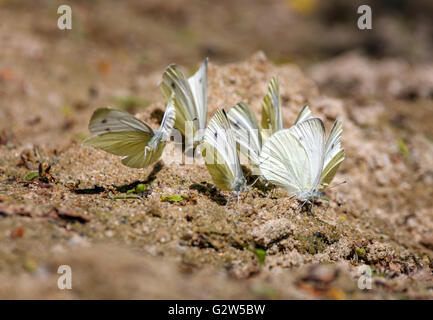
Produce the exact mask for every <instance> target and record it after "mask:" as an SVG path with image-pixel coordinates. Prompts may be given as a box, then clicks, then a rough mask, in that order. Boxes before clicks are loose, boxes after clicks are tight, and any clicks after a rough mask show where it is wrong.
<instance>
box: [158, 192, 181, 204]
mask: <svg viewBox="0 0 433 320" xmlns="http://www.w3.org/2000/svg"><path fill="white" fill-rule="evenodd" d="M161 200H162V201H166V202H179V201H182V200H183V197H182V196H180V195H178V194H175V195H172V196H167V197H163V196H161Z"/></svg>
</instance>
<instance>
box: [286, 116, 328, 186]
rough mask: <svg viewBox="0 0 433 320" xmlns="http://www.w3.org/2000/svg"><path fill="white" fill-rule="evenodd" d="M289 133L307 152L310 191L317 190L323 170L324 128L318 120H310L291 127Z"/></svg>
mask: <svg viewBox="0 0 433 320" xmlns="http://www.w3.org/2000/svg"><path fill="white" fill-rule="evenodd" d="M289 131H290V133H292V134H293V135H294V136H295V137H296V138H297V139H298V140H299V142H300V143H301V144H302V146H303V147H304V149H305V151H306V152H307V156H308V160H309V164H310V172H311V181H310V185H311V190H317V188H318V186H319V182H320V176H321V174H322V170H323V162H324V152H325V126H324V125H323V122H322V120H320V119H319V118H311V119H307V120H305V121H302V122H299V123H298V124H296V125H294V126H292V127H291V128H290V129H289Z"/></svg>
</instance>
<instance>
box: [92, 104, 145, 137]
mask: <svg viewBox="0 0 433 320" xmlns="http://www.w3.org/2000/svg"><path fill="white" fill-rule="evenodd" d="M89 130H90V132H91V133H93V134H96V135H99V134H104V133H109V132H145V133H148V134H149V135H153V130H152V128H150V127H149V126H148V125H147V124H145V123H144V122H143V121H140V120H138V119H137V118H135V117H133V116H132V115H130V114H129V113H126V112H123V111H120V110H114V109H110V108H99V109H96V110H95V112H93V114H92V117H91V118H90V121H89Z"/></svg>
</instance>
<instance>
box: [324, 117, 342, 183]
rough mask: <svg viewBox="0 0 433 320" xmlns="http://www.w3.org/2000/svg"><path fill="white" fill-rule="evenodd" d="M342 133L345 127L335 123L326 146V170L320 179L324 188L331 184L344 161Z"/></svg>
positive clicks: (338, 122)
mask: <svg viewBox="0 0 433 320" xmlns="http://www.w3.org/2000/svg"><path fill="white" fill-rule="evenodd" d="M342 132H343V125H342V123H341V121H338V120H337V121H335V122H334V125H333V126H332V129H331V132H330V133H329V136H328V139H327V140H326V145H325V157H324V169H323V172H322V175H321V178H320V184H321V187H322V188H325V187H327V186H328V185H329V184H330V183H331V181H332V179H333V178H334V176H335V174H336V173H337V170H338V167H339V166H340V164H341V162H343V160H344V156H345V152H344V149H341V135H342Z"/></svg>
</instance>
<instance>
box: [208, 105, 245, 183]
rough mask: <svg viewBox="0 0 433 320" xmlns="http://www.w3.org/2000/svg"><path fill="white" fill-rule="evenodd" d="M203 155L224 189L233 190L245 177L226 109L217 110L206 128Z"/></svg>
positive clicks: (214, 176)
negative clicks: (239, 179) (237, 180)
mask: <svg viewBox="0 0 433 320" xmlns="http://www.w3.org/2000/svg"><path fill="white" fill-rule="evenodd" d="M203 147H204V150H203V156H204V158H205V162H206V166H207V168H208V170H209V173H210V174H211V176H212V179H213V181H214V183H215V184H216V185H217V187H219V188H220V189H222V190H233V189H234V188H235V181H236V179H237V178H241V177H243V174H242V170H241V166H240V162H239V156H238V153H237V150H236V144H235V140H234V137H233V134H232V132H231V128H230V124H229V122H228V119H227V116H226V115H225V113H224V111H221V110H217V112H216V113H215V114H214V116H213V117H212V118H211V120H210V122H209V124H208V127H207V128H206V132H205V137H204V143H203Z"/></svg>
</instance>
